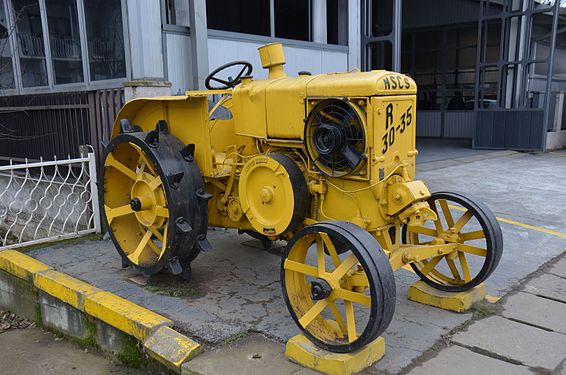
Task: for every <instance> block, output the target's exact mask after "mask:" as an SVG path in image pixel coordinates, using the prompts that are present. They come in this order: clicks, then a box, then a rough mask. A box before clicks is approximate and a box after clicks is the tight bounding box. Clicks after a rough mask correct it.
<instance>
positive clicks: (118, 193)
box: [101, 120, 208, 274]
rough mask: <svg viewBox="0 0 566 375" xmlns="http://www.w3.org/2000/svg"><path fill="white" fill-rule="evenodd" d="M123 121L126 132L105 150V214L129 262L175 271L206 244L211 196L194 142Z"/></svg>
mask: <svg viewBox="0 0 566 375" xmlns="http://www.w3.org/2000/svg"><path fill="white" fill-rule="evenodd" d="M138 130H139V129H138V128H135V127H133V126H131V125H130V124H129V122H128V121H127V120H122V123H121V134H120V135H118V136H117V137H115V138H114V139H112V141H111V142H110V143H109V144H108V146H107V147H106V150H105V158H104V166H103V170H102V173H101V176H102V178H103V181H102V186H103V189H102V191H101V202H102V212H103V218H104V220H105V221H106V224H107V227H108V230H109V233H110V237H111V238H112V240H113V242H114V245H115V246H116V249H117V250H118V253H119V254H120V255H121V256H122V259H123V264H126V265H131V266H133V267H135V268H136V269H138V270H140V271H142V272H144V273H146V274H154V273H156V272H159V271H160V270H161V269H163V268H164V267H167V268H168V269H169V270H170V271H172V272H173V273H175V274H180V273H182V272H183V268H186V269H188V264H189V262H190V261H192V260H193V259H194V258H195V257H196V256H197V255H198V253H199V250H200V247H201V246H202V245H203V244H204V243H206V230H207V224H208V222H207V220H208V219H207V213H208V211H207V202H206V201H207V198H208V194H207V193H206V192H205V190H204V182H203V180H202V177H201V175H200V171H199V168H198V166H197V165H196V163H195V162H194V160H193V157H192V150H194V147H193V146H192V145H190V146H185V145H183V144H182V142H181V141H179V140H178V139H177V138H176V137H175V136H173V135H171V134H169V132H168V130H167V124H166V123H165V121H160V122H159V123H158V126H157V128H156V130H153V131H150V132H141V131H138Z"/></svg>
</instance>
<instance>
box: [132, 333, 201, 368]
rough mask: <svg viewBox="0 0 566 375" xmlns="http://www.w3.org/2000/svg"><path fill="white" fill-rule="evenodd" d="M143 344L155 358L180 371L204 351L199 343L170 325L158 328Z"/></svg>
mask: <svg viewBox="0 0 566 375" xmlns="http://www.w3.org/2000/svg"><path fill="white" fill-rule="evenodd" d="M143 346H144V348H145V349H146V350H147V352H148V353H149V355H150V356H152V357H153V358H154V359H156V360H158V361H159V362H161V363H162V364H164V365H165V366H167V367H169V368H170V369H172V370H175V371H178V372H180V371H181V365H182V364H183V363H185V362H186V361H188V360H189V359H191V358H193V357H194V356H196V355H198V354H200V353H202V352H203V348H202V347H201V346H200V344H199V343H197V342H195V341H193V340H191V339H189V338H188V337H186V336H184V335H181V334H180V333H179V332H177V331H175V330H173V329H171V328H169V327H160V328H159V329H157V331H155V332H154V333H153V334H152V335H151V336H149V337H148V338H147V340H145V342H144V343H143Z"/></svg>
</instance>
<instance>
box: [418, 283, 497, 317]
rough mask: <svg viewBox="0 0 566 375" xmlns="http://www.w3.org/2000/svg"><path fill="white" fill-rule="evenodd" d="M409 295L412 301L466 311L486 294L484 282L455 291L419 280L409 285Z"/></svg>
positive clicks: (444, 308) (445, 308)
mask: <svg viewBox="0 0 566 375" xmlns="http://www.w3.org/2000/svg"><path fill="white" fill-rule="evenodd" d="M407 296H408V298H409V299H410V300H411V301H415V302H418V303H422V304H424V305H429V306H434V307H438V308H440V309H443V310H450V311H456V312H466V311H468V310H469V309H470V308H471V307H472V304H474V303H475V302H479V301H482V300H483V299H484V298H485V296H486V294H485V285H484V284H483V283H482V284H480V285H478V286H476V287H475V288H472V289H470V290H467V291H465V292H456V293H454V292H443V291H441V290H438V289H434V288H433V287H431V286H429V285H428V284H426V283H424V282H423V281H420V280H419V281H417V282H415V283H413V284H411V286H409V292H408V294H407Z"/></svg>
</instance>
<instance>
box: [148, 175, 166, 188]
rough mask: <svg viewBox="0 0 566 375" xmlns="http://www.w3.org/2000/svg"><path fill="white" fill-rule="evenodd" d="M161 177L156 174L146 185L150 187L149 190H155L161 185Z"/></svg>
mask: <svg viewBox="0 0 566 375" xmlns="http://www.w3.org/2000/svg"><path fill="white" fill-rule="evenodd" d="M161 183H162V181H161V177H159V176H157V177H155V178H154V179H153V180H151V182H150V183H149V184H147V186H148V187H149V188H150V189H151V191H155V190H156V189H157V188H158V187H159V186H161Z"/></svg>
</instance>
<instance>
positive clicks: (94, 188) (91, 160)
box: [88, 149, 101, 233]
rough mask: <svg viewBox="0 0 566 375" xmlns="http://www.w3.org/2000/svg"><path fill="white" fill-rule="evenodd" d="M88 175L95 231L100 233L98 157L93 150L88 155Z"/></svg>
mask: <svg viewBox="0 0 566 375" xmlns="http://www.w3.org/2000/svg"><path fill="white" fill-rule="evenodd" d="M88 174H89V176H90V194H91V197H92V214H93V219H94V231H95V232H96V233H100V231H101V228H100V206H99V203H98V185H97V183H96V182H97V175H96V155H95V154H94V150H93V149H92V150H91V151H90V152H89V153H88Z"/></svg>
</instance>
